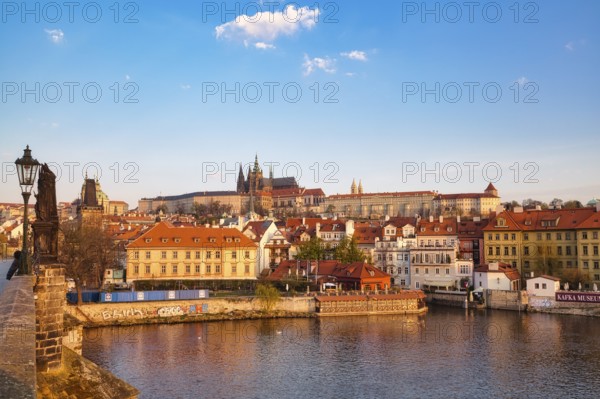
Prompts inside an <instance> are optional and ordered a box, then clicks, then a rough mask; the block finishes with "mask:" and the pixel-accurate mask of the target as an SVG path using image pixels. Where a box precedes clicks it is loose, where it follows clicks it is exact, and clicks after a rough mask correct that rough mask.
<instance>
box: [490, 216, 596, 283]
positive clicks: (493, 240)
mask: <svg viewBox="0 0 600 399" xmlns="http://www.w3.org/2000/svg"><path fill="white" fill-rule="evenodd" d="M599 216H600V214H599V213H598V212H597V211H596V209H594V208H581V209H552V210H527V211H524V210H523V209H522V208H515V210H514V211H510V212H508V211H504V212H502V213H500V214H498V215H497V216H495V217H494V218H493V219H492V220H491V221H490V223H489V224H488V226H487V227H486V228H485V229H484V237H483V238H484V253H485V261H486V262H503V263H508V264H511V265H513V266H514V267H517V269H518V270H519V272H520V273H521V275H522V276H523V277H525V278H528V277H533V276H537V275H541V274H548V275H553V276H560V277H563V278H565V279H566V280H579V281H583V287H582V288H591V285H592V284H593V283H600V267H599V269H594V267H595V266H599V262H600V257H599V256H598V245H599V241H598V234H599V232H600V224H599V223H598V222H597V220H598V218H599ZM594 233H596V234H594ZM594 237H595V238H594ZM584 254H585V255H584ZM594 270H596V271H595V272H594Z"/></svg>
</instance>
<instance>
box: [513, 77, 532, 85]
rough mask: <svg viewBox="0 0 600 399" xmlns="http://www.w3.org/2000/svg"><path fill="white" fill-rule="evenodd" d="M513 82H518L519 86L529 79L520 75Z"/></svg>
mask: <svg viewBox="0 0 600 399" xmlns="http://www.w3.org/2000/svg"><path fill="white" fill-rule="evenodd" d="M515 82H516V83H518V84H519V86H523V85H525V83H527V82H529V79H527V78H526V77H525V76H521V77H520V78H519V79H517V80H515Z"/></svg>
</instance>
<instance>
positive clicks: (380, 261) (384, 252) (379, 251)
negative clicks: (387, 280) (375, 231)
mask: <svg viewBox="0 0 600 399" xmlns="http://www.w3.org/2000/svg"><path fill="white" fill-rule="evenodd" d="M416 245H417V239H416V238H415V227H414V226H412V225H410V224H407V225H405V226H403V227H402V228H399V227H396V226H395V225H394V224H391V223H390V224H387V225H386V226H384V227H383V229H382V239H379V237H377V238H375V250H374V252H373V263H374V265H375V267H377V268H378V269H379V270H382V271H384V272H386V273H388V274H390V275H391V276H392V278H393V284H394V285H397V286H401V287H410V281H411V280H410V264H411V256H410V255H411V252H410V251H411V248H414V247H416Z"/></svg>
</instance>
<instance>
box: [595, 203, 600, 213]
mask: <svg viewBox="0 0 600 399" xmlns="http://www.w3.org/2000/svg"><path fill="white" fill-rule="evenodd" d="M596 212H600V201H598V202H596Z"/></svg>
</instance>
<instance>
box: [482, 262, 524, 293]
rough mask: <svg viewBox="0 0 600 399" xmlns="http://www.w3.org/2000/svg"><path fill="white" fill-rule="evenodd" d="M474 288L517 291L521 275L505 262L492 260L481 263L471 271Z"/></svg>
mask: <svg viewBox="0 0 600 399" xmlns="http://www.w3.org/2000/svg"><path fill="white" fill-rule="evenodd" d="M473 277H474V285H475V289H478V288H482V289H484V290H488V289H489V290H502V291H518V290H519V289H520V287H519V282H520V281H521V275H520V274H519V271H518V270H517V269H516V268H513V267H512V266H511V265H509V264H506V263H499V262H493V263H489V264H486V265H481V266H479V267H478V268H477V269H475V272H474V273H473Z"/></svg>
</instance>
